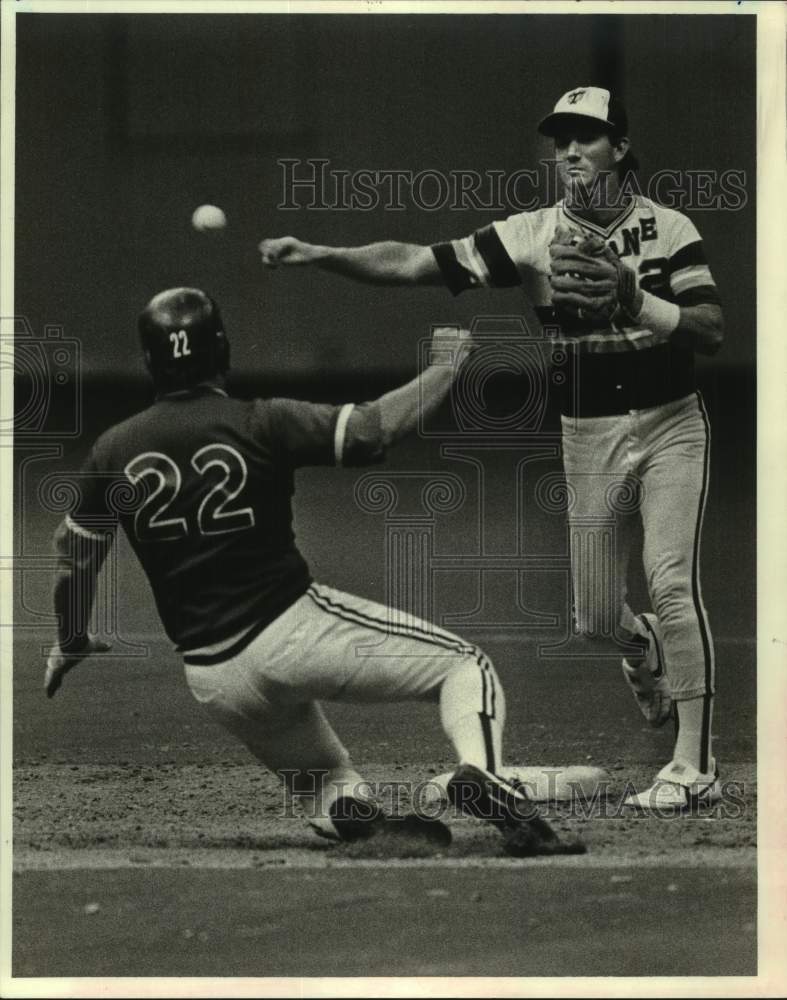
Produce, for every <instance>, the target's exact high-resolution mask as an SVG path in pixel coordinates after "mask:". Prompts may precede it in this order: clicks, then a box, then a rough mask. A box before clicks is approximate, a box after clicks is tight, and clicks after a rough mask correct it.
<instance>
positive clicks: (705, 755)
mask: <svg viewBox="0 0 787 1000" xmlns="http://www.w3.org/2000/svg"><path fill="white" fill-rule="evenodd" d="M712 704H713V696H712V695H710V694H706V695H705V696H704V697H703V699H702V735H701V739H702V745H701V746H700V771H702V773H703V774H707V773H708V768H709V767H710V722H711V706H712Z"/></svg>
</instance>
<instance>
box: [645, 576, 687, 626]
mask: <svg viewBox="0 0 787 1000" xmlns="http://www.w3.org/2000/svg"><path fill="white" fill-rule="evenodd" d="M651 597H652V601H653V607H654V609H655V611H656V614H657V615H658V617H659V621H660V622H661V623H662V624H665V623H669V622H679V621H685V620H686V619H690V618H694V617H696V614H697V612H696V605H695V600H694V592H693V589H692V586H691V582H690V580H689V579H688V578H687V579H678V580H676V579H672V580H668V581H667V580H663V579H654V580H653V581H652V586H651Z"/></svg>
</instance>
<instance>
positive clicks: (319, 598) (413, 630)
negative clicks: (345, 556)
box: [306, 585, 476, 655]
mask: <svg viewBox="0 0 787 1000" xmlns="http://www.w3.org/2000/svg"><path fill="white" fill-rule="evenodd" d="M306 593H307V594H308V596H309V597H310V598H311V599H312V600H313V601H314V603H315V604H316V605H317V606H318V607H320V608H322V610H323V611H325V612H327V613H328V614H331V615H334V616H335V617H336V618H341V619H343V620H344V621H348V622H352V623H353V624H354V625H365V626H367V627H368V628H370V629H374V631H376V632H382V633H383V634H384V635H399V636H404V637H406V638H408V639H416V640H419V641H421V642H427V643H430V644H431V645H433V646H440V647H441V648H443V649H451V650H453V651H454V652H456V653H463V654H465V655H467V654H471V653H475V652H476V648H475V646H472V645H470V644H469V643H465V642H462V640H461V639H458V638H457V637H455V636H452V635H450V634H449V633H448V632H442V631H441V630H440V629H437V627H436V626H435V631H427V630H426V629H423V628H421V627H420V626H419V625H397V624H394V623H393V622H391V620H390V619H381V618H375V617H374V616H373V615H370V614H369V612H368V611H362V610H361V609H360V608H353V607H350V606H349V605H347V604H342V603H340V602H339V601H335V600H333V599H332V598H331V597H329V596H328V595H327V594H324V593H321V592H320V591H318V590H316V589H315V587H314V586H313V585H312V586H311V587H310V588H309V589H308V590H307V591H306ZM391 610H393V609H391Z"/></svg>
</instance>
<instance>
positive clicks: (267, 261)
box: [257, 236, 316, 268]
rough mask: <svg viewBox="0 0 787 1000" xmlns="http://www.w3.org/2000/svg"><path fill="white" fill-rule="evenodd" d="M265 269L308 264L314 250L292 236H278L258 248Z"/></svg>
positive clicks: (263, 242)
mask: <svg viewBox="0 0 787 1000" xmlns="http://www.w3.org/2000/svg"><path fill="white" fill-rule="evenodd" d="M257 249H258V250H259V251H260V254H261V256H262V263H263V265H264V266H265V267H270V268H274V267H280V266H297V265H299V264H310V263H311V262H312V261H313V260H314V259H315V250H316V248H315V247H314V246H313V245H312V244H311V243H304V242H303V241H302V240H299V239H296V237H294V236H279V237H276V238H275V239H269V240H263V241H262V242H261V243H260V244H259V246H258V248H257Z"/></svg>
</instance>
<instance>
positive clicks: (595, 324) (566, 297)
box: [549, 226, 637, 332]
mask: <svg viewBox="0 0 787 1000" xmlns="http://www.w3.org/2000/svg"><path fill="white" fill-rule="evenodd" d="M549 257H550V276H549V282H550V285H551V286H552V305H553V306H554V309H555V318H556V319H557V321H558V322H559V323H560V325H561V326H562V327H563V329H564V330H570V331H572V332H576V331H588V330H592V329H598V328H599V327H606V326H609V325H610V323H611V322H612V317H613V316H614V315H615V313H616V312H617V311H618V309H619V308H622V309H624V310H625V311H626V312H631V310H632V309H633V308H634V306H635V301H636V297H637V277H636V275H635V274H634V272H633V271H632V270H631V269H630V268H628V267H626V266H625V264H622V263H621V261H620V258H619V257H618V255H617V254H616V253H615V251H614V250H613V249H612V248H611V247H608V246H607V244H606V243H605V241H604V240H603V238H602V237H601V236H596V235H594V234H592V233H587V234H586V233H578V232H575V231H574V230H571V229H568V228H566V227H565V226H558V228H557V229H556V230H555V235H554V238H553V240H552V242H551V243H550V245H549Z"/></svg>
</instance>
